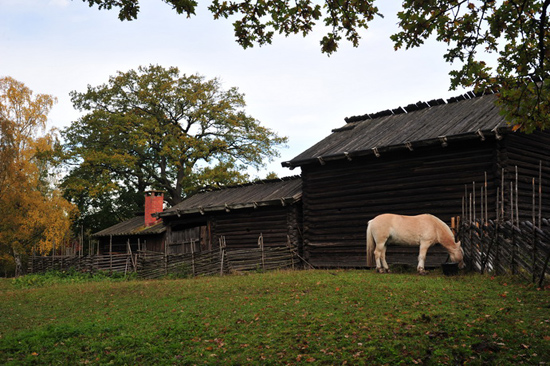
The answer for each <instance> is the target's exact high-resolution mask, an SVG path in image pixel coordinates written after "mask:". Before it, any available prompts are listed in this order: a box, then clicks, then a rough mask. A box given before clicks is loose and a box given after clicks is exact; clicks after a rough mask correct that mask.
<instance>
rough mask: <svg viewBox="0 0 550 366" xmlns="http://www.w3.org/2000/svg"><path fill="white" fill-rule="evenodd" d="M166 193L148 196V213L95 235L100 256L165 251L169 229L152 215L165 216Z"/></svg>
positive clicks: (150, 192) (154, 193)
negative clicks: (142, 251) (162, 213)
mask: <svg viewBox="0 0 550 366" xmlns="http://www.w3.org/2000/svg"><path fill="white" fill-rule="evenodd" d="M163 206H164V193H163V192H162V191H147V192H145V211H144V212H140V213H138V214H136V216H135V217H133V218H131V219H128V220H125V221H122V222H120V223H118V224H116V225H113V226H111V227H108V228H106V229H104V230H101V231H99V232H97V233H95V234H93V237H95V238H96V239H97V240H98V242H99V245H98V252H99V254H108V253H126V252H128V251H130V250H131V251H132V252H135V251H137V250H149V251H154V252H163V251H164V242H165V235H166V225H164V223H163V222H162V220H160V219H158V218H156V217H153V216H152V214H154V213H157V212H162V211H163Z"/></svg>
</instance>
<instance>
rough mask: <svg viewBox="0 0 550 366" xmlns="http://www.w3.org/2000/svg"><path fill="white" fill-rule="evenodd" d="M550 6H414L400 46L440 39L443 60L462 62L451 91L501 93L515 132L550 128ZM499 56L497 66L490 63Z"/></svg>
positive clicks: (407, 8) (438, 2)
mask: <svg viewBox="0 0 550 366" xmlns="http://www.w3.org/2000/svg"><path fill="white" fill-rule="evenodd" d="M549 6H550V1H548V0H540V1H534V0H531V1H522V2H516V1H443V0H433V1H414V0H407V1H405V2H404V3H403V9H404V10H403V11H401V12H399V14H398V16H399V19H400V22H399V27H400V28H401V31H400V32H398V33H397V34H395V35H394V36H392V39H393V41H394V42H395V47H396V49H397V48H401V47H406V48H410V47H418V46H420V45H421V44H422V43H423V42H424V40H426V39H428V38H429V37H430V36H432V35H435V37H436V39H437V40H438V41H440V42H444V43H446V44H447V45H448V49H447V53H446V54H445V55H444V58H445V60H446V61H447V62H449V63H459V64H461V65H462V67H461V68H459V69H456V70H453V71H452V72H451V73H450V75H451V88H457V87H459V86H463V87H472V88H474V90H476V91H479V92H483V91H484V90H486V89H494V90H498V91H499V92H500V96H501V97H500V100H499V103H500V105H501V107H502V109H503V114H504V115H505V116H506V118H507V120H508V121H509V122H510V123H511V124H512V125H514V126H515V128H516V129H522V130H524V131H526V132H532V131H534V130H535V129H545V128H547V127H548V126H550V117H549V112H550V81H549V80H548V76H549V75H550V32H549V31H548V29H550V26H549V23H548V11H549ZM491 54H497V55H498V59H497V63H496V65H491V62H490V61H489V60H488V59H487V57H490V55H491Z"/></svg>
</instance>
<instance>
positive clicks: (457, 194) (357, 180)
mask: <svg viewBox="0 0 550 366" xmlns="http://www.w3.org/2000/svg"><path fill="white" fill-rule="evenodd" d="M495 101H496V95H483V96H476V95H474V94H473V93H472V94H470V93H468V94H465V95H463V96H460V97H458V98H452V99H450V100H448V101H444V100H441V99H439V100H433V101H429V102H419V103H416V104H411V105H408V106H406V107H404V108H397V109H394V110H386V111H382V112H379V113H376V114H373V115H369V114H366V115H364V116H356V117H351V118H346V124H345V125H344V126H342V127H341V128H337V129H334V130H333V131H332V134H331V135H329V136H328V137H326V138H325V139H323V140H322V141H320V142H319V143H317V144H315V145H314V146H312V147H311V148H309V149H307V150H306V151H304V152H303V153H301V154H300V155H298V156H296V157H295V158H294V159H292V160H290V161H286V162H283V166H285V167H289V168H291V169H293V168H296V167H300V168H301V170H302V180H303V187H302V192H303V194H302V204H303V236H304V255H305V256H306V259H307V260H308V261H309V262H310V263H312V264H313V265H317V266H326V267H334V266H338V267H361V266H365V264H366V262H365V255H366V249H365V229H366V226H367V222H368V220H370V219H372V218H373V217H375V216H376V215H378V214H382V213H388V212H390V213H398V214H408V215H414V214H421V213H431V214H434V215H436V216H438V217H440V218H441V219H442V220H444V221H446V222H447V223H448V224H450V223H451V218H453V217H459V216H461V214H462V211H463V207H464V205H466V206H468V205H471V203H470V202H473V201H475V202H476V206H475V207H476V209H477V205H478V204H479V203H480V201H481V202H483V201H482V200H483V199H482V197H484V196H486V197H487V198H486V199H485V203H484V206H485V207H487V210H486V211H487V216H488V217H489V218H494V217H495V215H496V206H495V205H496V200H497V191H498V192H499V200H501V199H503V200H504V208H505V211H506V212H509V208H510V205H509V201H510V186H509V184H510V183H511V182H513V181H515V175H516V173H515V172H516V167H517V171H518V186H519V190H518V191H519V199H518V202H519V205H518V208H519V215H520V219H521V218H522V217H523V218H530V217H531V213H532V201H533V200H532V179H533V178H536V179H537V181H538V177H539V169H540V174H541V176H542V191H543V192H547V193H546V196H544V195H543V199H542V202H543V205H542V210H543V216H548V214H550V212H549V211H550V184H549V183H550V160H549V159H550V149H549V142H550V134H548V133H546V132H536V133H533V134H529V135H526V134H523V133H519V132H513V131H512V129H510V128H509V127H508V126H507V124H506V122H505V121H504V119H503V117H502V116H501V115H500V114H499V108H498V106H497V105H496V104H495ZM503 181H504V182H505V183H504V184H503V183H502V182H503ZM474 182H476V183H475V184H474ZM485 182H486V183H485ZM537 184H538V183H537ZM485 185H486V188H485ZM502 185H504V192H503V191H502V190H501V188H499V187H501V186H502ZM474 187H475V188H474ZM481 189H483V192H484V195H483V196H482V195H481ZM472 191H474V192H475V194H472ZM485 192H486V194H485ZM465 196H466V200H463V198H464V197H465ZM468 197H472V198H471V199H470V198H468ZM476 197H477V200H476ZM477 212H478V213H477V215H478V217H479V216H480V215H481V208H480V209H477ZM438 247H439V252H440V253H441V251H442V248H441V247H440V246H436V247H433V248H432V249H430V251H429V252H428V257H427V261H426V264H427V266H430V265H431V266H434V265H439V264H440V262H441V261H444V260H445V259H446V255H436V252H437V251H438V250H437V249H438ZM417 255H418V251H417V249H412V248H411V249H407V248H404V247H398V246H394V247H393V248H392V247H390V248H389V249H388V262H389V263H398V262H405V263H411V264H412V263H415V262H416V257H417Z"/></svg>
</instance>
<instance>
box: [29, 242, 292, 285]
mask: <svg viewBox="0 0 550 366" xmlns="http://www.w3.org/2000/svg"><path fill="white" fill-rule="evenodd" d="M299 263H300V261H299V258H298V255H297V253H296V252H295V250H294V249H293V248H291V247H288V246H286V247H264V246H263V242H261V243H260V247H259V248H252V249H241V250H237V249H227V248H226V246H225V244H224V243H223V242H222V243H220V248H219V250H213V251H207V252H200V253H193V252H192V253H185V254H166V253H160V252H150V251H138V252H136V253H131V252H128V253H124V254H112V255H109V254H107V255H92V256H52V257H40V256H33V257H31V259H30V261H29V272H30V273H40V272H46V271H50V270H68V269H70V268H74V269H76V270H78V271H85V272H97V271H107V272H119V273H125V274H126V273H132V272H135V273H137V276H138V277H140V278H160V277H164V276H169V275H176V276H182V277H191V276H207V275H223V274H226V273H232V272H239V271H253V270H259V271H268V270H274V269H283V268H295V267H296V266H298V265H299Z"/></svg>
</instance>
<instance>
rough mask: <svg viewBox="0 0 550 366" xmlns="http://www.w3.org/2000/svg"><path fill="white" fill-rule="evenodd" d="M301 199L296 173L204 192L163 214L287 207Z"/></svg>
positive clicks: (163, 215) (300, 181) (164, 215)
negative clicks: (290, 175) (291, 175)
mask: <svg viewBox="0 0 550 366" xmlns="http://www.w3.org/2000/svg"><path fill="white" fill-rule="evenodd" d="M301 198H302V180H301V179H300V177H299V176H293V177H286V178H281V179H272V180H263V181H259V182H254V183H248V184H243V185H238V186H232V187H227V188H222V189H217V190H212V191H204V192H200V193H197V194H195V195H193V196H191V197H189V198H187V199H185V200H184V201H182V202H180V203H179V204H177V205H176V206H174V207H172V208H170V209H167V210H165V211H164V212H162V213H160V214H159V216H160V217H166V216H175V215H178V216H180V215H182V214H190V213H201V214H204V213H206V212H214V211H231V210H238V209H243V208H255V207H262V206H285V205H291V204H294V203H296V202H298V201H299V200H301Z"/></svg>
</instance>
